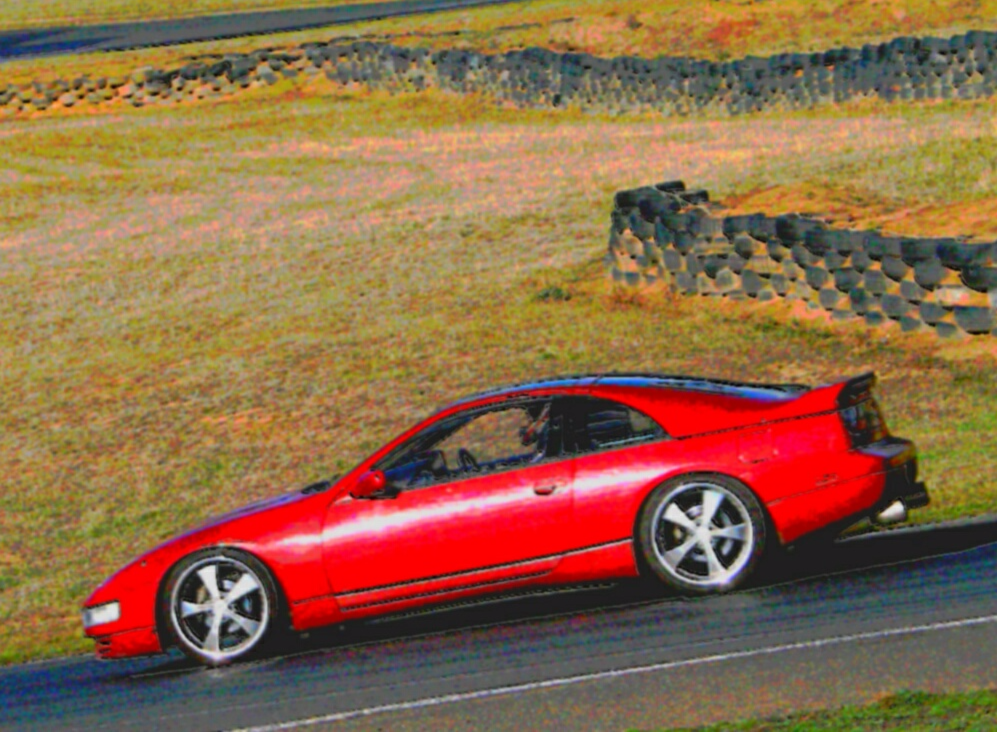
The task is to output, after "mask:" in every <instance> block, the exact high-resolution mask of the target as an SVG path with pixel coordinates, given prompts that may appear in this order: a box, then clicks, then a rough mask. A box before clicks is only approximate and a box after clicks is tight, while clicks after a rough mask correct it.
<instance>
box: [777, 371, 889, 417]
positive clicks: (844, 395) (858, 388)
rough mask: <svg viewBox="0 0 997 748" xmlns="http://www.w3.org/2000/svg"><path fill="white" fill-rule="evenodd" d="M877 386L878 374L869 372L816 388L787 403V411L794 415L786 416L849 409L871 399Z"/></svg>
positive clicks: (788, 414)
mask: <svg viewBox="0 0 997 748" xmlns="http://www.w3.org/2000/svg"><path fill="white" fill-rule="evenodd" d="M875 384H876V374H875V373H874V372H871V371H868V372H866V373H865V374H859V375H858V376H855V377H849V378H848V379H841V380H839V381H837V382H832V383H831V384H826V385H824V386H822V387H815V388H814V389H812V390H809V391H808V392H805V393H803V394H802V395H800V396H799V397H797V398H795V399H793V400H792V401H790V402H791V404H790V403H787V404H786V409H787V410H791V411H792V414H790V413H786V415H787V416H790V415H792V416H796V415H801V416H802V415H811V414H814V413H828V412H831V411H835V410H840V409H841V408H847V407H848V406H850V405H854V404H855V403H857V402H860V401H862V400H865V399H866V398H867V397H869V396H870V395H871V394H872V388H873V387H874V386H875Z"/></svg>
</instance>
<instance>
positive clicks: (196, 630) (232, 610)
mask: <svg viewBox="0 0 997 748" xmlns="http://www.w3.org/2000/svg"><path fill="white" fill-rule="evenodd" d="M163 595H164V598H163V603H164V606H165V607H166V610H165V611H164V612H165V614H166V615H165V616H164V618H165V622H166V624H167V625H168V626H169V628H170V632H171V633H172V635H173V639H174V640H175V641H176V643H177V645H178V646H179V647H180V649H181V650H183V652H184V653H185V654H186V655H188V656H189V657H191V658H193V659H196V660H199V661H201V662H204V663H207V664H209V665H213V666H218V665H225V664H227V663H229V662H232V661H233V660H235V659H238V658H239V657H243V656H245V655H247V654H249V653H250V652H251V651H253V650H255V649H257V648H258V647H259V645H260V644H261V643H262V642H263V641H264V639H265V638H266V636H267V634H268V632H269V631H270V630H271V629H272V628H273V621H274V620H275V618H276V617H277V615H278V605H279V603H278V598H277V594H276V589H275V587H274V583H273V579H272V577H271V576H270V573H269V572H268V571H267V569H266V567H264V566H263V564H261V563H260V562H259V561H257V560H256V559H255V558H253V557H252V556H250V555H248V554H246V553H242V552H240V551H235V550H231V549H216V550H208V551H201V552H199V553H195V554H192V555H190V556H188V557H187V558H185V559H184V560H183V561H181V562H180V564H178V565H177V567H176V568H175V569H174V570H173V571H172V572H171V573H170V576H169V578H168V579H167V581H166V584H165V586H164V590H163Z"/></svg>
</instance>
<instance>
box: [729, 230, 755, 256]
mask: <svg viewBox="0 0 997 748" xmlns="http://www.w3.org/2000/svg"><path fill="white" fill-rule="evenodd" d="M733 247H734V251H735V252H737V254H738V255H740V256H741V257H742V258H744V259H745V260H749V259H751V257H752V256H753V255H754V254H755V242H754V240H753V239H752V238H751V237H750V236H747V235H746V234H741V235H740V236H737V237H735V238H734V242H733Z"/></svg>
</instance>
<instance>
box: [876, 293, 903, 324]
mask: <svg viewBox="0 0 997 748" xmlns="http://www.w3.org/2000/svg"><path fill="white" fill-rule="evenodd" d="M881 303H882V306H883V313H884V314H885V315H886V316H887V317H889V318H890V319H900V318H901V317H903V316H904V315H905V314H908V313H910V304H909V303H907V300H906V299H905V298H903V297H902V296H898V295H897V294H884V295H883V297H882V299H881Z"/></svg>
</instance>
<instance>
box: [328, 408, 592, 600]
mask: <svg viewBox="0 0 997 748" xmlns="http://www.w3.org/2000/svg"><path fill="white" fill-rule="evenodd" d="M549 403H550V400H549V399H539V398H529V399H523V400H520V401H517V402H515V403H511V404H510V403H503V404H502V405H501V406H499V407H490V408H484V409H480V410H477V411H465V412H463V413H460V414H458V415H457V416H453V417H452V418H453V421H452V422H451V423H447V422H446V421H444V422H439V423H437V424H434V425H431V426H429V427H427V429H426V430H424V431H423V432H420V433H419V434H416V435H415V436H414V437H412V439H410V440H408V442H406V443H405V444H403V445H402V446H401V447H399V448H398V449H396V450H395V451H394V452H393V453H392V454H389V455H388V456H387V457H386V458H385V459H384V460H382V461H381V462H380V463H379V464H378V465H376V466H375V469H381V470H383V471H384V472H385V474H386V476H388V478H389V480H391V481H392V484H393V486H394V488H396V489H399V492H398V494H397V496H395V498H390V499H356V498H352V497H350V496H346V497H344V498H342V499H340V500H338V501H335V502H334V503H333V504H332V505H331V506H330V507H329V510H328V513H327V516H326V526H325V530H324V533H323V542H324V555H325V563H326V569H327V573H328V575H329V580H330V583H331V585H332V588H333V590H334V591H335V594H336V595H337V596H341V595H344V594H347V595H349V594H356V593H360V592H364V593H367V592H375V591H377V590H383V594H374V595H373V597H371V596H370V595H365V596H364V598H365V599H371V600H391V599H395V598H398V597H404V596H405V595H406V591H405V589H404V587H405V586H406V585H411V584H414V583H425V582H426V581H427V580H433V582H434V584H433V588H434V589H441V588H442V589H446V588H448V587H461V586H462V585H464V586H466V585H467V576H466V575H467V573H468V572H476V571H481V570H491V572H490V573H489V578H496V577H497V578H502V577H508V578H516V577H517V576H522V574H523V569H522V568H519V569H517V568H514V566H513V565H516V564H519V563H520V562H524V561H534V562H535V563H533V564H531V565H530V568H531V572H530V573H531V574H533V575H536V574H539V573H542V572H543V570H544V569H548V568H549V569H552V568H553V567H554V566H556V564H557V561H558V559H559V556H560V554H561V553H562V552H563V551H565V550H568V549H569V548H570V547H571V542H570V537H569V533H570V528H571V501H572V487H571V472H570V471H571V461H570V460H567V459H565V458H564V455H563V454H562V450H561V444H560V439H559V438H557V437H558V436H559V434H558V433H555V429H553V428H552V427H551V424H550V423H549V408H548V411H547V414H548V415H547V418H548V423H547V424H546V425H545V426H544V427H543V428H542V429H535V430H534V432H530V434H529V435H528V436H527V438H530V437H533V436H534V434H535V433H539V435H540V436H542V439H541V438H536V440H535V441H533V443H531V444H525V445H524V443H523V441H524V431H525V430H526V429H528V427H529V426H530V425H532V424H533V422H534V421H535V419H536V417H537V416H539V415H541V414H543V412H544V411H543V409H544V407H545V405H546V406H549ZM446 420H447V421H449V420H450V419H446ZM429 429H436V433H435V434H434V433H427V432H428V431H429ZM502 567H509V568H508V570H503V568H502ZM538 570H539V571H538ZM455 575H463V578H453V579H452V580H451V579H449V578H451V577H455ZM410 592H411V591H410Z"/></svg>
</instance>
